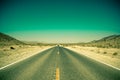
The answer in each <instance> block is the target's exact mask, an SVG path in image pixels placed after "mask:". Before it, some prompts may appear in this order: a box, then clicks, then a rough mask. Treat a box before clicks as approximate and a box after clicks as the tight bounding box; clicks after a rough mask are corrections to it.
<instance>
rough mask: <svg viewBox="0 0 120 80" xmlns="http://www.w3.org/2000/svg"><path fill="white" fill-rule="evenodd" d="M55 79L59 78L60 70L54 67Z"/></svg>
mask: <svg viewBox="0 0 120 80" xmlns="http://www.w3.org/2000/svg"><path fill="white" fill-rule="evenodd" d="M56 80H60V70H59V68H56Z"/></svg>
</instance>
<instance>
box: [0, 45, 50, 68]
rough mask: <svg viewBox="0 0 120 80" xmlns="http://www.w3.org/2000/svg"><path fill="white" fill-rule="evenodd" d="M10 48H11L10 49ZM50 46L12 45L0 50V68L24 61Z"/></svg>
mask: <svg viewBox="0 0 120 80" xmlns="http://www.w3.org/2000/svg"><path fill="white" fill-rule="evenodd" d="M11 47H12V48H11ZM50 47H51V46H29V45H26V46H22V45H12V46H4V47H1V48H0V67H3V66H5V65H7V64H10V63H13V62H15V61H18V60H21V59H25V58H27V57H29V56H32V55H35V54H37V53H38V52H40V51H42V50H44V49H47V48H50Z"/></svg>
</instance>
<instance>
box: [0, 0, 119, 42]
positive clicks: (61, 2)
mask: <svg viewBox="0 0 120 80" xmlns="http://www.w3.org/2000/svg"><path fill="white" fill-rule="evenodd" d="M0 32H3V33H6V34H9V35H11V36H13V37H15V38H17V39H20V40H25V41H40V42H52V43H54V42H55V43H56V42H86V41H91V40H94V39H100V38H101V37H105V36H108V35H113V34H120V6H119V1H118V0H3V1H1V2H0Z"/></svg>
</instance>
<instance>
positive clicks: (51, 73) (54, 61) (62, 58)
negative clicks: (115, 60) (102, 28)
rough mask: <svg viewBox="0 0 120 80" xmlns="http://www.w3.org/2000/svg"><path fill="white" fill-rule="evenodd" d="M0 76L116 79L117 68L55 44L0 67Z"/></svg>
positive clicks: (119, 78) (5, 79)
mask: <svg viewBox="0 0 120 80" xmlns="http://www.w3.org/2000/svg"><path fill="white" fill-rule="evenodd" d="M0 80H120V70H117V69H114V68H112V67H110V66H107V65H105V64H102V63H100V62H97V61H95V60H93V59H90V58H88V57H86V56H84V55H80V54H78V53H75V52H73V51H71V50H69V49H66V48H64V47H59V46H56V47H52V48H50V49H47V50H45V51H43V52H40V53H38V54H36V55H34V56H32V57H30V58H27V59H25V60H23V61H21V62H18V63H16V64H13V65H11V66H8V67H5V68H3V69H1V70H0Z"/></svg>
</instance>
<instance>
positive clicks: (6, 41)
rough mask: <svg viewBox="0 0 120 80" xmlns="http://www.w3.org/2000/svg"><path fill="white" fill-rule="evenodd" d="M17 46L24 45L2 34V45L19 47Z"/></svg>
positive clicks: (0, 42)
mask: <svg viewBox="0 0 120 80" xmlns="http://www.w3.org/2000/svg"><path fill="white" fill-rule="evenodd" d="M17 44H24V43H23V42H21V41H19V40H17V39H15V38H13V37H11V36H9V35H6V34H4V33H1V32H0V45H17Z"/></svg>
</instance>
